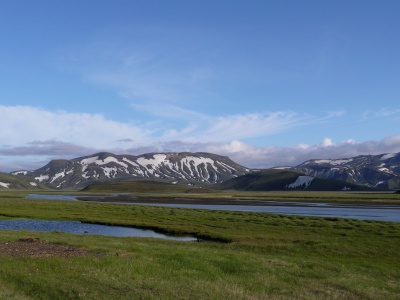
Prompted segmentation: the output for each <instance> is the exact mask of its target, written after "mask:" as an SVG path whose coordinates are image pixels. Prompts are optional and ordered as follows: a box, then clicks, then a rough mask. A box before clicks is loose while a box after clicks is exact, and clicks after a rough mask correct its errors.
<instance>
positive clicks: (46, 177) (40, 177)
mask: <svg viewBox="0 0 400 300" xmlns="http://www.w3.org/2000/svg"><path fill="white" fill-rule="evenodd" d="M35 179H36V180H38V181H40V182H42V181H43V180H48V179H49V175H43V174H42V175H40V176H39V177H35Z"/></svg>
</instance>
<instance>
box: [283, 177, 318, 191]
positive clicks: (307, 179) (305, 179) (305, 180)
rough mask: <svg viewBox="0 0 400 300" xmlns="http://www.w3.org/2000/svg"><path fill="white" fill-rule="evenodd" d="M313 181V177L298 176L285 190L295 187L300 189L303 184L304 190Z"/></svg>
mask: <svg viewBox="0 0 400 300" xmlns="http://www.w3.org/2000/svg"><path fill="white" fill-rule="evenodd" d="M313 180H314V177H312V176H299V177H298V178H297V179H296V181H295V182H293V183H291V184H288V185H287V186H286V188H288V189H294V188H297V187H301V186H302V185H304V184H305V187H304V188H305V189H306V188H308V186H309V185H310V184H311V182H312V181H313Z"/></svg>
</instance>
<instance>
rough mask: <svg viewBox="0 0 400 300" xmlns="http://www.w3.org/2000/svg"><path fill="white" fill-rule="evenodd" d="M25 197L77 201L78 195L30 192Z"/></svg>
mask: <svg viewBox="0 0 400 300" xmlns="http://www.w3.org/2000/svg"><path fill="white" fill-rule="evenodd" d="M25 198H27V199H40V200H66V201H73V200H75V201H77V200H76V196H68V195H39V194H29V195H28V196H26V197H25Z"/></svg>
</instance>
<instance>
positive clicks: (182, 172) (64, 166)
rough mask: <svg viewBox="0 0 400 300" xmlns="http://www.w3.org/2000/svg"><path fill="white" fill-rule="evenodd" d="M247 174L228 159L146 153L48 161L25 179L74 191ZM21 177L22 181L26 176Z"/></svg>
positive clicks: (204, 180) (204, 181) (218, 179)
mask: <svg viewBox="0 0 400 300" xmlns="http://www.w3.org/2000/svg"><path fill="white" fill-rule="evenodd" d="M21 172H22V171H19V173H21ZM248 172H250V170H249V169H247V168H245V167H243V166H240V165H238V164H237V163H235V162H233V161H232V160H230V159H229V158H228V157H225V156H220V155H216V154H211V153H189V152H183V153H150V154H143V155H139V156H133V155H115V154H112V153H106V152H102V153H97V154H94V155H90V156H85V157H79V158H75V159H71V160H52V161H51V162H49V163H48V164H47V165H45V166H44V167H42V168H40V169H37V170H35V171H33V172H30V173H29V176H32V177H33V178H35V180H36V181H37V182H40V183H43V184H45V185H47V186H49V187H52V188H64V189H65V188H73V189H76V188H83V187H86V186H88V185H89V184H92V183H99V182H106V181H107V182H108V181H121V180H129V179H157V180H163V181H166V182H170V183H182V184H196V185H199V184H209V183H220V182H223V181H225V180H227V179H230V178H233V177H236V176H241V175H244V174H246V173H248ZM14 174H16V172H14ZM21 174H22V175H21V176H22V177H23V176H26V175H23V173H21Z"/></svg>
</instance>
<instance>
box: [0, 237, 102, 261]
mask: <svg viewBox="0 0 400 300" xmlns="http://www.w3.org/2000/svg"><path fill="white" fill-rule="evenodd" d="M0 255H4V256H14V257H25V256H36V257H51V256H63V257H73V256H100V255H99V254H98V253H95V252H93V251H89V250H87V249H85V248H84V247H75V246H62V245H57V244H52V243H48V242H46V241H44V242H41V241H40V240H39V239H38V238H24V239H20V240H18V241H12V242H5V243H4V242H3V243H0Z"/></svg>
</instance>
